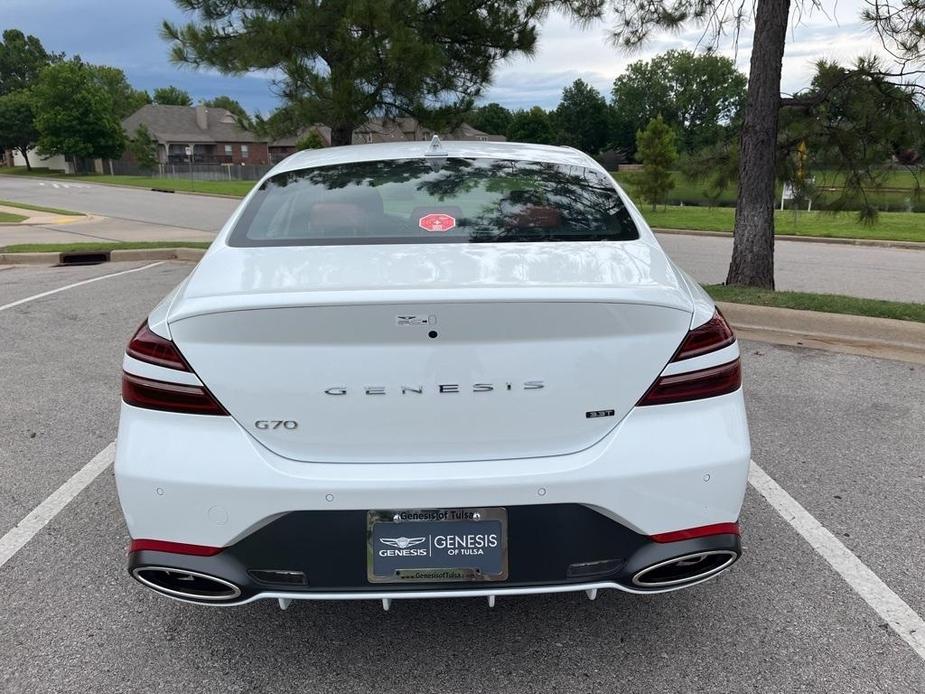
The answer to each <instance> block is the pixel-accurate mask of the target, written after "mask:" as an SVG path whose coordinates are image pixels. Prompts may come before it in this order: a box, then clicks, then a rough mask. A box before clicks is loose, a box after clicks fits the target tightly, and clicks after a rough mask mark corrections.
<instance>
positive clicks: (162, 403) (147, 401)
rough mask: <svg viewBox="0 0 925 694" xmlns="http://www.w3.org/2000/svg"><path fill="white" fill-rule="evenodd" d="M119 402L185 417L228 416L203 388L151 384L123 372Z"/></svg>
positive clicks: (146, 379)
mask: <svg viewBox="0 0 925 694" xmlns="http://www.w3.org/2000/svg"><path fill="white" fill-rule="evenodd" d="M122 399H123V400H124V401H125V402H126V403H127V404H129V405H133V406H134V407H143V408H145V409H147V410H163V411H164V412H183V413H185V414H212V415H227V414H228V413H227V412H226V411H225V408H224V407H222V406H221V405H220V404H219V403H218V401H217V400H216V399H215V398H213V397H212V394H211V393H210V392H209V391H207V390H206V389H205V388H203V387H202V386H190V385H185V384H182V383H166V382H164V381H153V380H151V379H150V378H142V377H141V376H135V375H134V374H129V373H125V372H122Z"/></svg>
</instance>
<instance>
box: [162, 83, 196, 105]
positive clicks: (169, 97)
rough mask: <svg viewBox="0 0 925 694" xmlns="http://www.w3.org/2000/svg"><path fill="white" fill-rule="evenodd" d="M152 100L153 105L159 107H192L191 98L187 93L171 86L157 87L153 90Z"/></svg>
mask: <svg viewBox="0 0 925 694" xmlns="http://www.w3.org/2000/svg"><path fill="white" fill-rule="evenodd" d="M153 100H154V103H155V104H160V105H161V106H192V105H193V97H191V96H190V95H189V92H187V91H184V90H183V89H180V88H179V87H175V86H173V85H172V84H171V85H170V86H167V87H158V88H157V89H155V90H154V96H153Z"/></svg>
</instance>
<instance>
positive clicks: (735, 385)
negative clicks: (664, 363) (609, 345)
mask: <svg viewBox="0 0 925 694" xmlns="http://www.w3.org/2000/svg"><path fill="white" fill-rule="evenodd" d="M741 385H742V367H741V365H740V364H739V360H738V359H736V360H735V361H731V362H729V363H728V364H722V365H720V366H712V367H710V368H709V369H700V370H699V371H689V372H688V373H683V374H674V375H671V376H661V377H660V378H659V379H658V380H657V381H656V382H655V383H654V384H653V385H652V387H651V388H649V392H648V393H646V394H645V395H643V396H642V399H641V400H640V401H639V402H638V403H637V404H638V405H639V406H642V405H667V404H668V403H672V402H687V401H689V400H700V399H702V398H715V397H717V396H718V395H726V394H728V393H732V392H735V391H737V390H738V389H739V387H740V386H741Z"/></svg>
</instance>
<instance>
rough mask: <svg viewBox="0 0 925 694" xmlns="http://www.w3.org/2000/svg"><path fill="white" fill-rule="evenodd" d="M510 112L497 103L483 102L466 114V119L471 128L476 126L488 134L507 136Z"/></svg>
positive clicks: (510, 117)
mask: <svg viewBox="0 0 925 694" xmlns="http://www.w3.org/2000/svg"><path fill="white" fill-rule="evenodd" d="M512 117H513V116H512V115H511V112H510V111H509V110H508V109H506V108H505V107H504V106H502V105H501V104H498V103H494V102H492V103H490V104H485V105H484V106H479V107H478V108H476V109H473V110H472V111H470V112H469V113H468V114H466V121H467V122H468V123H469V125H471V126H472V127H473V128H478V129H479V130H481V131H482V132H484V133H488V134H489V135H504V136H505V137H508V136H509V131H510V128H511V119H512Z"/></svg>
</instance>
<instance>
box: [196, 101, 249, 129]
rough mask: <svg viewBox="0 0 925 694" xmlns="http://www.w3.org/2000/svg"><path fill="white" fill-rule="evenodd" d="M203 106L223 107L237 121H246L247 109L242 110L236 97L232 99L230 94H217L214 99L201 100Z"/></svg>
mask: <svg viewBox="0 0 925 694" xmlns="http://www.w3.org/2000/svg"><path fill="white" fill-rule="evenodd" d="M202 105H203V106H208V107H209V108H223V109H225V110H226V111H230V112H231V113H232V114H233V115H234V116H235V117H236V118H237V119H238V120H239V121H245V122H246V121H247V119H248V115H247V111H245V110H244V107H243V106H242V105H241V104H240V103H238V101H237V100H236V99H232V98H231V97H230V96H225V95H224V94H222V95H221V96H217V97H215V98H214V99H206V100H205V101H203V102H202Z"/></svg>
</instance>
